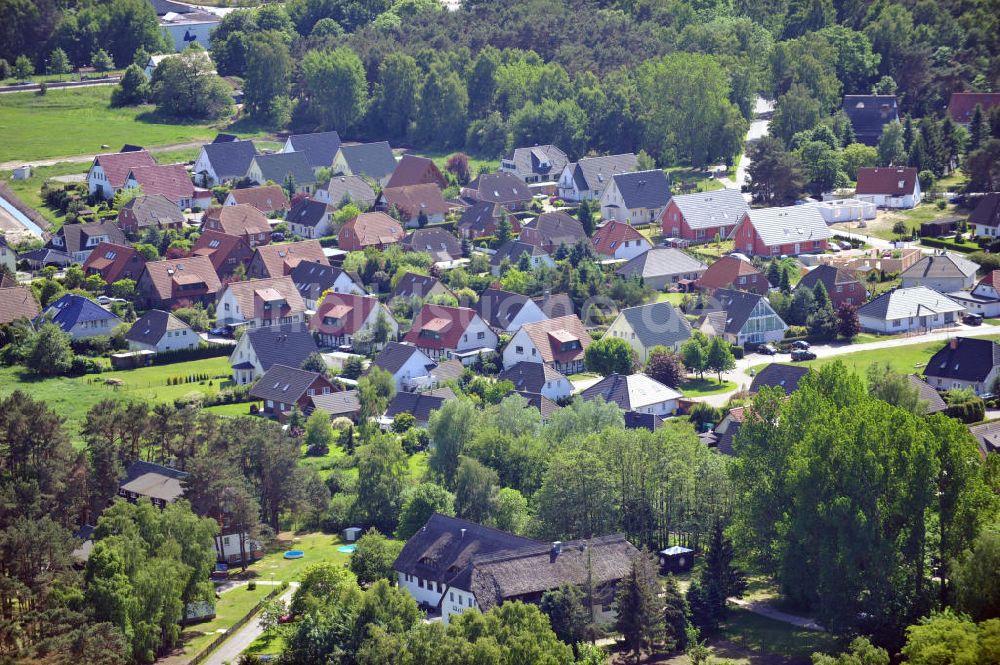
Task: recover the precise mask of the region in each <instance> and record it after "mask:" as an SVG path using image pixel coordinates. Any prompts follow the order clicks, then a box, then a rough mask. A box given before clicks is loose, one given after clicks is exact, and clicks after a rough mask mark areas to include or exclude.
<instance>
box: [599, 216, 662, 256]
mask: <svg viewBox="0 0 1000 665" xmlns="http://www.w3.org/2000/svg"><path fill="white" fill-rule="evenodd" d="M591 242H592V243H593V244H594V251H595V252H597V253H598V254H599V255H601V256H604V257H607V258H609V259H618V260H624V261H627V260H628V259H634V258H635V257H636V256H638V255H640V254H642V253H643V252H647V251H649V250H650V249H652V248H653V243H651V242H649V240H647V239H646V236H644V235H642V234H641V233H639V232H638V231H637V230H636V229H635V227H633V226H632V225H630V224H626V223H625V222H618V221H615V220H611V221H610V222H606V223H605V224H603V225H601V226H599V227H598V228H597V230H596V231H594V237H593V238H591Z"/></svg>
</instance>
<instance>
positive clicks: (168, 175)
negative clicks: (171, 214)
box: [131, 164, 194, 203]
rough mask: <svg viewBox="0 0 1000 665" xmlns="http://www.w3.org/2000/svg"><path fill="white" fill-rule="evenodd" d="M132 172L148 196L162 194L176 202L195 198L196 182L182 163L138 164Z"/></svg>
mask: <svg viewBox="0 0 1000 665" xmlns="http://www.w3.org/2000/svg"><path fill="white" fill-rule="evenodd" d="M131 174H132V178H133V179H134V180H135V181H136V182H137V183H138V184H139V186H140V187H142V193H143V194H145V195H146V196H153V195H154V194H161V195H163V196H165V197H167V198H168V199H170V200H171V201H173V202H174V203H177V202H178V201H180V199H191V198H194V184H192V182H191V178H190V176H188V172H187V171H186V170H185V169H184V166H183V165H182V164H165V165H163V166H136V167H133V168H132V169H131Z"/></svg>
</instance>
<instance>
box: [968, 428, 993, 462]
mask: <svg viewBox="0 0 1000 665" xmlns="http://www.w3.org/2000/svg"><path fill="white" fill-rule="evenodd" d="M969 432H970V433H971V434H972V436H974V437H976V441H977V442H978V443H979V455H980V457H981V458H982V459H983V460H984V461H985V460H986V458H987V456H988V455H991V454H992V455H997V454H1000V420H991V421H989V422H985V423H981V424H979V425H970V426H969Z"/></svg>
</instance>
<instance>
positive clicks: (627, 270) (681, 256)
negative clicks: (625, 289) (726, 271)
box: [615, 247, 708, 291]
mask: <svg viewBox="0 0 1000 665" xmlns="http://www.w3.org/2000/svg"><path fill="white" fill-rule="evenodd" d="M707 269H708V266H706V265H705V264H704V263H702V262H701V261H699V260H698V259H696V258H694V257H693V256H691V255H690V254H688V253H687V252H685V251H683V250H680V249H675V248H673V247H656V248H654V249H650V250H649V251H647V252H643V253H642V254H639V255H638V256H636V257H635V258H633V259H632V260H630V261H629V262H628V263H626V264H625V265H623V266H622V267H620V268H618V269H617V270H616V271H615V274H616V275H619V276H621V277H623V278H625V279H630V278H633V277H641V278H642V281H643V283H644V284H645V285H646V286H649V287H651V288H653V289H656V290H657V291H663V290H667V289H670V288H672V287H679V288H680V289H681V290H688V289H690V287H692V286H693V285H694V283H695V282H696V281H697V280H698V279H699V278H700V277H701V276H702V275H703V274H704V273H705V270H707Z"/></svg>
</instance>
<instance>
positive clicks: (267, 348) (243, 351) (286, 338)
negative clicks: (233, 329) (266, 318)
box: [229, 328, 319, 385]
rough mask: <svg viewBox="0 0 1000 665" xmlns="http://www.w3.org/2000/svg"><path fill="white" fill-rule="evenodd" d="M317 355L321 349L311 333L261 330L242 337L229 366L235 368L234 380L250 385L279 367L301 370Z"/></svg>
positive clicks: (249, 331)
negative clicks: (303, 365) (311, 355)
mask: <svg viewBox="0 0 1000 665" xmlns="http://www.w3.org/2000/svg"><path fill="white" fill-rule="evenodd" d="M313 353H319V347H318V346H316V340H315V339H313V335H312V333H311V332H309V331H308V330H292V331H284V330H273V329H270V328H258V329H256V330H248V331H247V332H246V333H245V334H244V335H243V336H241V337H240V338H239V340H238V341H237V342H236V346H235V347H234V348H233V352H232V353H231V354H230V355H229V365H230V367H232V368H233V381H234V382H236V383H238V384H240V385H246V384H250V383H253V382H254V381H256V380H257V379H258V378H260V377H261V376H263V374H264V372H266V371H267V370H269V369H271V366H272V365H275V364H279V365H287V366H289V367H301V366H302V363H303V362H304V361H305V359H306V358H308V357H309V356H310V354H313Z"/></svg>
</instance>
